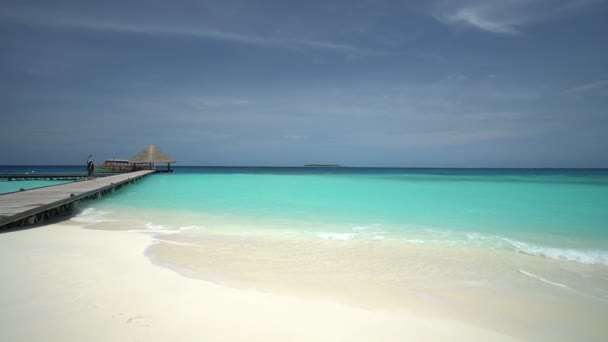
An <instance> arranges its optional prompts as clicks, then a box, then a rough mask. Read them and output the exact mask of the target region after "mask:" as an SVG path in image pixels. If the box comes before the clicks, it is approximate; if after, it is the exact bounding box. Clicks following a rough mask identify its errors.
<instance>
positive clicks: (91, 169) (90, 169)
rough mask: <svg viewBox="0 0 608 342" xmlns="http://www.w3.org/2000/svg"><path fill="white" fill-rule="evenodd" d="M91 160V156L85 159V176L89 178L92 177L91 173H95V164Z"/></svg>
mask: <svg viewBox="0 0 608 342" xmlns="http://www.w3.org/2000/svg"><path fill="white" fill-rule="evenodd" d="M91 158H93V155H92V154H91V155H89V158H88V159H87V175H88V177H89V178H91V177H93V172H94V171H95V163H93V160H92V159H91Z"/></svg>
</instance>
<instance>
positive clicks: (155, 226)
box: [145, 222, 165, 231]
mask: <svg viewBox="0 0 608 342" xmlns="http://www.w3.org/2000/svg"><path fill="white" fill-rule="evenodd" d="M145 227H146V229H148V230H155V231H157V230H158V231H160V230H165V226H163V225H162V224H154V223H150V222H147V223H146V225H145Z"/></svg>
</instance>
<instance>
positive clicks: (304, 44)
mask: <svg viewBox="0 0 608 342" xmlns="http://www.w3.org/2000/svg"><path fill="white" fill-rule="evenodd" d="M0 17H4V18H5V19H8V20H12V21H15V22H19V23H21V24H27V25H37V26H48V27H61V28H67V29H80V30H90V31H99V32H116V33H131V34H142V35H155V36H163V35H164V36H179V37H184V38H197V39H201V40H219V41H225V42H231V43H237V44H248V45H258V46H275V47H282V48H292V49H294V48H295V49H298V48H300V49H301V48H313V49H317V50H326V51H333V52H340V53H346V54H349V55H377V54H386V53H387V52H386V51H380V50H376V49H368V48H363V47H358V46H354V45H349V44H345V43H341V42H332V41H322V40H313V39H301V38H297V37H283V36H281V37H272V36H263V35H256V34H242V33H238V32H231V31H226V30H219V29H213V28H208V27H183V26H162V25H145V24H137V23H124V22H120V21H115V20H103V19H99V18H91V17H79V16H77V15H73V14H68V13H63V12H61V13H60V12H51V11H44V12H42V11H33V10H29V11H27V12H25V11H21V10H10V9H9V10H6V11H4V12H3V13H1V14H0Z"/></svg>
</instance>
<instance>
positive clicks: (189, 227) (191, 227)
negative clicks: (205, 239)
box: [179, 226, 204, 231]
mask: <svg viewBox="0 0 608 342" xmlns="http://www.w3.org/2000/svg"><path fill="white" fill-rule="evenodd" d="M203 228H204V227H200V226H185V227H180V228H179V230H180V231H181V230H193V229H203Z"/></svg>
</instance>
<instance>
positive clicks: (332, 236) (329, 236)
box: [316, 233, 357, 241]
mask: <svg viewBox="0 0 608 342" xmlns="http://www.w3.org/2000/svg"><path fill="white" fill-rule="evenodd" d="M356 235H357V234H355V233H318V234H316V236H317V237H318V238H321V239H323V240H341V241H347V240H352V239H353V238H354V237H355V236H356Z"/></svg>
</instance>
